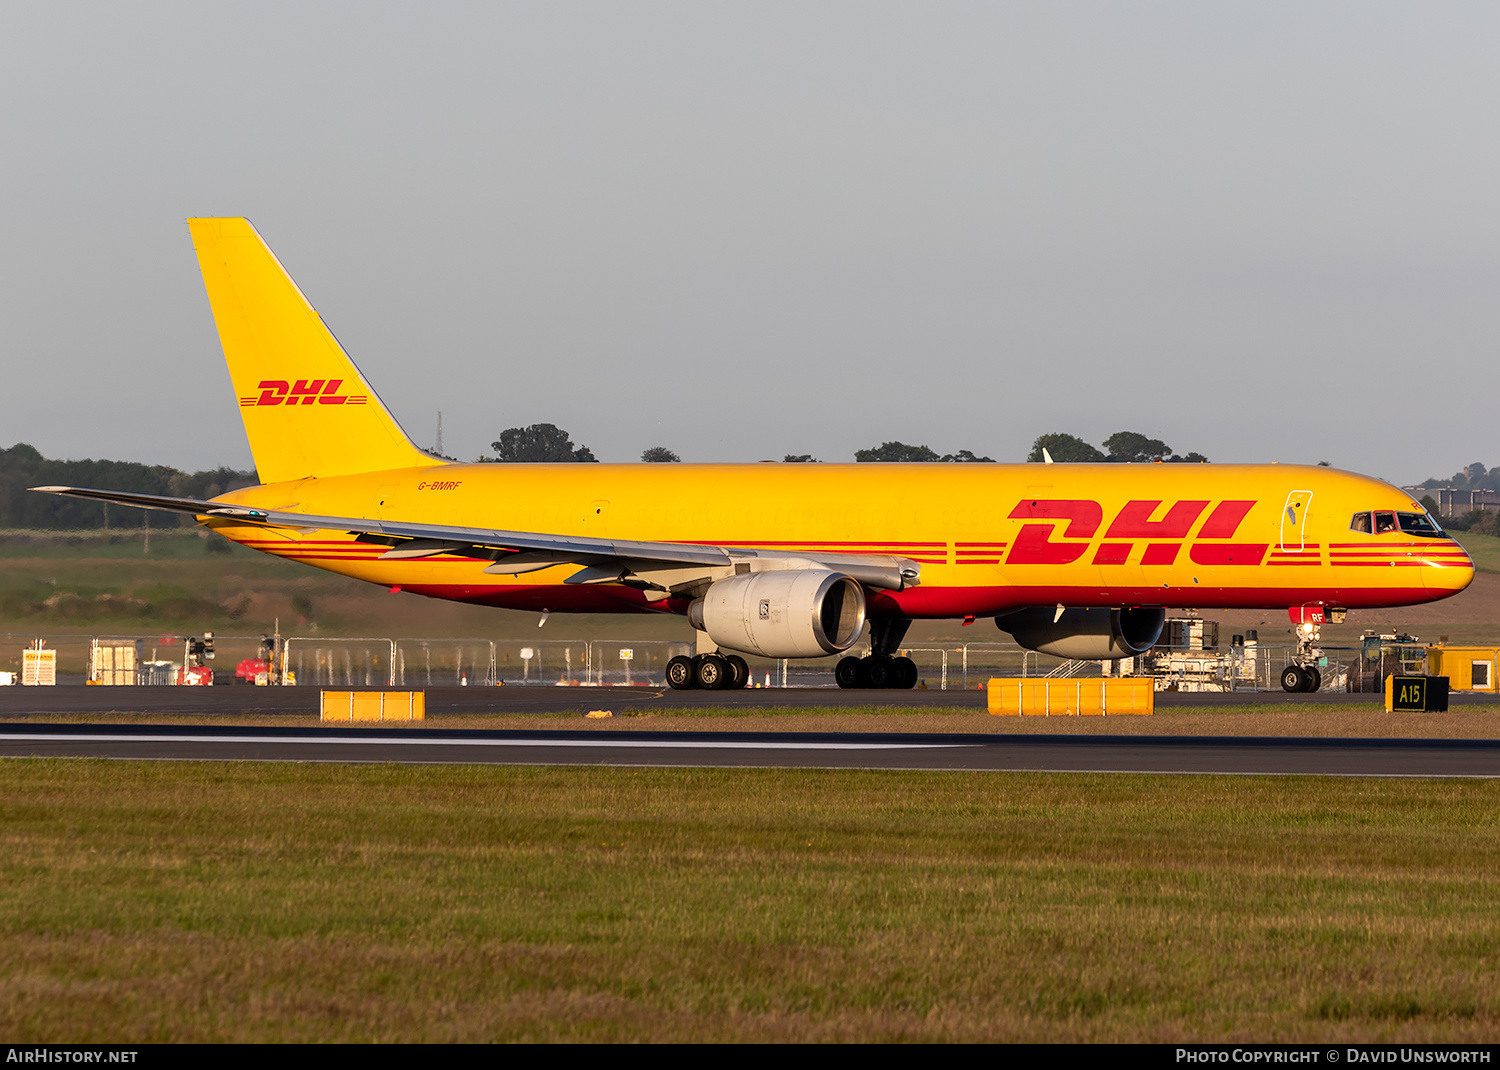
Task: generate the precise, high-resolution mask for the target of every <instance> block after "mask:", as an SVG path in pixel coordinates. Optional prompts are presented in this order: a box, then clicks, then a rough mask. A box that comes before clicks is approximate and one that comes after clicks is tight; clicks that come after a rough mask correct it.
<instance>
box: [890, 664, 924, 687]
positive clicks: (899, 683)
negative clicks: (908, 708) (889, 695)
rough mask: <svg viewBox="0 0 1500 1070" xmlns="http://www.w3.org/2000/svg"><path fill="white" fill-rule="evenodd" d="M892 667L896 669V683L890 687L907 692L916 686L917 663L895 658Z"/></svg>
mask: <svg viewBox="0 0 1500 1070" xmlns="http://www.w3.org/2000/svg"><path fill="white" fill-rule="evenodd" d="M894 665H895V667H896V682H895V683H894V684H892V685H891V686H892V687H899V688H901V689H903V690H908V689H910V688H913V687H916V686H917V675H918V674H917V663H916V662H915V661H912V660H911V658H897V659H896V660H895V662H894Z"/></svg>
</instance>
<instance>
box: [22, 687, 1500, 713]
mask: <svg viewBox="0 0 1500 1070" xmlns="http://www.w3.org/2000/svg"><path fill="white" fill-rule="evenodd" d="M422 690H424V691H425V692H426V694H427V713H428V716H429V717H434V716H436V717H441V716H445V715H452V714H475V713H511V714H527V713H577V714H583V713H587V712H588V711H589V710H597V709H606V710H612V711H614V712H615V713H617V714H618V713H620V712H621V711H623V710H639V711H642V712H646V711H650V710H652V709H661V710H681V709H702V708H705V707H708V708H712V707H722V708H724V709H736V710H744V709H755V708H765V707H787V706H794V707H797V706H800V707H809V708H811V707H823V708H834V709H838V708H849V707H855V706H866V707H867V706H894V707H900V708H904V709H913V710H915V709H975V710H980V709H983V708H984V705H985V693H984V692H983V691H979V690H973V689H971V690H968V691H960V690H957V689H954V690H949V691H939V690H936V689H933V690H926V691H921V690H912V691H844V690H840V689H839V688H824V687H789V688H778V687H771V688H754V689H751V690H745V691H673V690H671V689H670V688H665V687H659V688H657V687H428V688H423V689H422ZM318 691H319V689H318V688H316V687H0V720H13V719H18V718H24V717H27V716H33V715H49V714H103V713H161V714H195V715H204V716H224V717H233V716H246V715H253V716H266V715H276V714H296V715H303V716H305V715H308V714H311V715H314V716H316V715H317V712H318ZM1449 701H1450V702H1451V703H1452V704H1454V705H1490V706H1493V705H1495V704H1496V703H1497V701H1500V700H1497V698H1496V696H1494V695H1482V694H1474V693H1467V694H1455V695H1452V696H1450V700H1449ZM1156 704H1157V706H1159V707H1162V708H1178V707H1194V706H1202V707H1210V706H1244V705H1261V704H1268V705H1277V706H1283V705H1309V706H1315V705H1367V706H1378V705H1381V704H1382V699H1381V696H1379V695H1349V694H1344V693H1341V692H1320V693H1316V694H1311V695H1291V694H1287V693H1285V692H1282V691H1263V692H1202V693H1193V694H1189V693H1180V694H1179V693H1176V692H1171V691H1161V692H1158V693H1157V695H1156Z"/></svg>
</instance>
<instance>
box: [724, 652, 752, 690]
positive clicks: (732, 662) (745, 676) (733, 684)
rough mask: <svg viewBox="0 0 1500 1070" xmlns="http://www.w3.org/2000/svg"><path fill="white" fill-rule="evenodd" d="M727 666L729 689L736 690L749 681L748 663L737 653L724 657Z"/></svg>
mask: <svg viewBox="0 0 1500 1070" xmlns="http://www.w3.org/2000/svg"><path fill="white" fill-rule="evenodd" d="M724 661H725V663H726V664H728V666H729V684H728V687H729V690H731V691H738V690H739V689H740V688H742V687H744V686H745V685H746V684H748V683H749V682H750V663H749V662H748V661H746V660H745V659H744V658H742V657H740V656H739V655H738V654H730V655H728V656H727V657H725V659H724Z"/></svg>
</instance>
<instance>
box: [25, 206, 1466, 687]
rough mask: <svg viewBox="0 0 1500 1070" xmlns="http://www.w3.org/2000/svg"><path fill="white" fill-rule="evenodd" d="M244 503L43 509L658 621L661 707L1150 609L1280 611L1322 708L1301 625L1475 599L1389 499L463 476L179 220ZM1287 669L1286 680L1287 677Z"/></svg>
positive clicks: (280, 277)
mask: <svg viewBox="0 0 1500 1070" xmlns="http://www.w3.org/2000/svg"><path fill="white" fill-rule="evenodd" d="M188 223H189V227H190V230H191V234H192V239H193V244H194V247H195V249H196V251H197V255H198V261H199V265H200V267H201V270H202V274H203V281H204V285H205V287H206V289H207V291H208V299H209V303H210V305H211V306H212V309H213V315H214V320H215V323H216V325H217V327H218V331H219V338H220V342H221V343H222V346H223V350H224V357H225V360H226V362H227V364H228V367H229V374H230V378H231V380H232V381H233V384H234V392H235V397H236V399H237V401H238V407H239V413H240V417H241V419H242V421H243V423H244V427H245V434H246V436H247V437H248V439H249V442H250V449H251V452H252V454H253V455H254V458H255V465H256V470H257V472H258V474H259V477H260V479H261V480H262V483H261V484H260V485H258V486H253V487H246V488H243V489H240V490H235V491H231V492H229V493H227V494H221V495H219V496H218V497H217V498H213V499H211V500H196V499H186V498H172V497H165V496H158V495H148V494H130V493H123V492H118V491H109V490H94V489H88V488H79V487H35V488H32V489H34V490H38V491H44V492H47V493H51V494H64V495H69V496H72V497H77V498H87V499H93V500H97V501H103V502H114V503H117V504H120V505H128V506H135V507H139V508H147V509H161V510H167V511H172V512H177V513H184V514H188V515H191V516H193V517H195V518H196V519H197V521H198V523H199V524H202V525H205V526H207V527H208V528H211V529H212V530H214V531H216V532H218V533H219V534H221V535H223V536H225V537H227V538H229V539H232V540H234V541H235V542H238V543H242V544H243V545H245V546H249V547H252V548H254V549H256V550H260V551H263V552H265V553H268V554H273V555H275V556H278V557H285V558H290V559H292V560H295V561H302V562H305V563H307V564H309V565H312V566H314V567H317V568H322V569H326V570H328V571H330V572H336V573H340V574H342V575H346V576H353V577H355V578H357V579H361V580H366V581H369V582H371V583H377V584H380V585H382V586H385V587H388V588H390V589H392V590H400V591H410V592H413V593H416V594H421V595H427V596H430V597H434V598H445V599H452V600H455V601H459V602H470V603H477V604H481V605H490V606H501V607H506V608H510V609H523V610H533V611H538V612H541V613H548V612H551V613H561V612H587V613H613V612H619V613H669V614H675V615H678V616H681V617H684V618H686V621H687V622H688V624H689V625H690V626H691V627H692V629H693V630H694V633H695V637H696V641H697V646H696V647H695V649H696V651H697V653H696V654H695V655H694V656H693V657H686V656H683V657H678V658H674V659H673V660H672V661H671V662H670V663H669V665H668V666H667V680H668V683H669V684H670V685H671V686H672V687H674V688H678V689H686V688H694V687H699V688H705V689H711V690H717V689H721V688H726V687H743V686H744V685H745V683H746V681H747V679H748V675H749V669H748V664H747V662H746V661H745V658H744V657H743V655H745V654H752V655H759V656H762V657H767V658H818V657H827V656H830V655H836V654H845V652H847V651H848V650H849V649H850V648H851V647H853V645H854V644H855V642H856V641H857V640H858V639H859V638H860V636H861V634H862V633H863V632H864V628H865V624H866V622H868V624H869V631H870V642H871V653H870V654H869V655H868V656H866V657H863V658H856V657H852V656H845V657H844V658H842V659H841V660H840V661H839V662H838V663H837V665H836V666H835V670H834V676H835V679H836V681H837V683H838V684H839V685H840V686H842V687H863V688H888V687H897V688H904V687H911V686H913V685H914V684H915V683H916V679H917V670H916V666H915V664H913V663H912V662H911V661H910V659H907V658H903V657H899V656H898V652H899V649H900V646H901V641H902V639H903V638H904V637H905V635H906V631H907V629H908V628H909V627H910V625H911V622H912V621H913V620H921V619H961V620H963V621H964V622H965V623H971V622H973V621H975V620H977V619H978V618H981V617H993V618H995V621H996V624H997V625H998V626H999V628H1000V629H1001V630H1003V631H1005V632H1008V633H1009V634H1010V635H1011V636H1012V637H1013V638H1014V640H1015V641H1016V642H1017V643H1019V644H1020V645H1021V646H1023V647H1025V648H1027V649H1030V650H1037V651H1041V652H1044V653H1048V654H1053V655H1056V656H1059V657H1066V658H1078V659H1090V660H1112V659H1118V658H1123V657H1131V656H1133V655H1136V654H1141V653H1144V652H1145V651H1147V650H1149V649H1150V648H1151V647H1152V646H1154V645H1155V644H1156V643H1157V641H1158V639H1159V638H1160V635H1161V632H1162V628H1163V624H1164V621H1165V617H1166V610H1167V608H1168V607H1182V606H1191V607H1199V608H1210V607H1214V608H1217V607H1223V608H1226V609H1235V608H1254V609H1277V610H1286V611H1287V612H1288V613H1289V615H1290V617H1291V620H1292V621H1293V623H1295V624H1296V625H1297V626H1298V627H1297V635H1298V653H1297V657H1296V664H1294V665H1292V666H1290V667H1289V669H1288V674H1287V675H1286V676H1285V677H1284V678H1283V680H1282V684H1283V686H1284V687H1286V688H1287V689H1288V690H1316V688H1317V687H1318V686H1319V683H1320V681H1319V679H1318V677H1317V667H1316V655H1317V653H1318V647H1317V644H1318V642H1319V640H1320V626H1321V625H1322V624H1323V623H1324V622H1325V621H1339V620H1342V619H1343V614H1344V613H1346V612H1347V611H1348V610H1350V609H1371V608H1388V607H1394V606H1406V605H1415V604H1418V603H1423V602H1431V601H1435V600H1437V599H1441V598H1447V597H1449V596H1451V595H1454V594H1457V593H1458V592H1459V591H1462V590H1463V589H1464V588H1465V587H1467V586H1468V584H1469V583H1470V581H1471V580H1472V579H1473V575H1474V568H1473V563H1472V562H1471V561H1470V559H1469V556H1468V554H1467V553H1465V552H1464V549H1463V547H1461V546H1460V545H1459V544H1458V543H1456V542H1455V541H1453V540H1452V539H1451V538H1449V537H1448V536H1447V535H1446V534H1445V533H1444V532H1443V531H1442V529H1441V527H1440V526H1439V525H1438V524H1437V522H1436V521H1434V520H1433V519H1432V517H1431V516H1429V515H1428V514H1427V512H1426V511H1425V510H1424V509H1423V508H1422V506H1421V505H1419V504H1418V503H1417V502H1415V501H1413V500H1412V499H1411V496H1410V495H1408V494H1406V493H1405V492H1403V491H1400V490H1398V489H1396V488H1395V487H1393V486H1391V485H1389V484H1387V483H1384V482H1381V481H1379V480H1375V479H1371V478H1368V477H1365V476H1359V475H1355V474H1352V473H1349V472H1343V471H1339V470H1336V469H1332V468H1326V467H1310V466H1299V465H1280V464H1261V465H1229V464H1159V463H1158V464H1050V463H1048V464H988V463H965V464H940V463H938V464H879V463H874V464H871V463H864V464H774V463H765V462H762V463H759V464H497V463H481V464H459V463H453V462H451V461H449V460H447V459H445V458H442V457H438V456H435V455H433V454H431V453H428V452H426V451H424V450H421V449H419V448H418V447H417V446H415V445H413V443H412V441H411V439H410V438H408V437H407V435H406V434H405V433H404V432H403V431H402V429H401V427H400V425H399V424H398V423H397V422H396V420H395V418H394V417H393V416H392V415H391V413H390V411H389V410H388V409H387V408H386V407H385V405H384V404H382V403H381V401H380V398H379V397H377V396H376V394H375V391H374V389H373V388H372V387H371V386H370V385H369V383H368V382H366V380H365V378H364V376H363V375H362V374H361V373H360V371H359V369H358V368H356V367H355V365H354V363H353V361H352V360H351V359H350V358H349V356H348V354H347V353H345V351H344V350H343V348H342V347H341V346H340V345H339V343H338V341H337V340H336V339H335V338H334V336H333V334H332V333H331V332H330V331H329V330H328V328H327V327H326V326H325V325H324V324H323V321H322V319H321V318H320V317H319V315H318V313H317V312H316V311H315V310H314V308H313V306H312V305H311V304H310V303H309V302H308V301H307V299H306V298H305V297H304V296H303V294H302V292H301V290H299V289H298V287H297V284H296V283H295V282H294V281H293V280H292V278H291V276H290V275H289V274H288V273H287V272H286V271H285V269H284V268H283V267H282V266H281V264H280V262H279V261H278V260H277V259H276V256H275V255H274V254H273V253H272V252H271V249H270V247H269V246H268V245H267V244H266V243H265V241H264V240H263V239H262V238H261V236H260V234H259V233H258V232H257V231H256V230H255V228H254V227H253V226H251V224H250V222H249V221H248V220H246V219H240V218H201V219H190V220H189V221H188ZM1293 670H1295V671H1293Z"/></svg>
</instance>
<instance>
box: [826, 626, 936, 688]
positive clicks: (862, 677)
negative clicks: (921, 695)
mask: <svg viewBox="0 0 1500 1070" xmlns="http://www.w3.org/2000/svg"><path fill="white" fill-rule="evenodd" d="M910 627H911V621H909V620H906V619H904V618H898V619H895V620H872V621H870V655H869V657H864V658H854V657H849V658H844V659H842V660H841V661H840V662H839V663H838V664H837V665H836V666H834V669H833V679H834V681H835V682H836V683H837V684H838V685H839V686H840V687H846V688H856V687H857V688H901V689H903V690H904V689H907V688H912V687H916V686H917V663H916V662H914V661H912V660H911V658H902V657H897V656H896V651H897V650H898V649H899V648H900V646H901V640H902V639H905V638H906V629H908V628H910Z"/></svg>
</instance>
